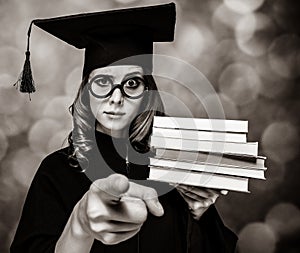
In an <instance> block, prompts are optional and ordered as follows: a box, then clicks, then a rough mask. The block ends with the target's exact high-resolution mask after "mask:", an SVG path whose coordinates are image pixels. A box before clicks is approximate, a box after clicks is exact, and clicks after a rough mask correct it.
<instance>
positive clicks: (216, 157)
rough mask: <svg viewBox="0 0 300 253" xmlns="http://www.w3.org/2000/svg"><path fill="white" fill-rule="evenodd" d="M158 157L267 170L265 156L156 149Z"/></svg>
mask: <svg viewBox="0 0 300 253" xmlns="http://www.w3.org/2000/svg"><path fill="white" fill-rule="evenodd" d="M155 153H156V158H160V159H167V160H176V161H186V162H197V163H198V162H200V163H208V164H214V165H216V164H217V165H222V166H226V167H238V168H249V169H258V170H266V167H265V160H266V157H263V156H246V155H236V154H234V155H228V154H220V153H214V154H212V153H203V152H198V151H184V150H176V149H161V148H157V149H156V150H155Z"/></svg>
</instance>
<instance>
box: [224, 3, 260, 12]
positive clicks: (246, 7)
mask: <svg viewBox="0 0 300 253" xmlns="http://www.w3.org/2000/svg"><path fill="white" fill-rule="evenodd" d="M224 3H225V4H226V6H228V8H230V9H232V10H233V11H235V12H238V13H241V14H245V13H249V12H253V11H255V10H257V9H258V8H259V7H261V6H262V4H263V3H264V0H243V1H240V0H224Z"/></svg>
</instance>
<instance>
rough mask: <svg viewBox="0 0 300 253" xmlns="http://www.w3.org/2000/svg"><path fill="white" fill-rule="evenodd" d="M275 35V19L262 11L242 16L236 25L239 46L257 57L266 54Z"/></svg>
mask: <svg viewBox="0 0 300 253" xmlns="http://www.w3.org/2000/svg"><path fill="white" fill-rule="evenodd" d="M274 35H275V28H274V23H273V21H272V20H271V19H270V18H269V17H268V16H267V15H265V14H262V13H251V14H248V15H246V16H244V17H242V18H241V19H240V20H239V22H238V23H237V25H236V27H235V37H236V40H237V44H238V46H239V48H240V49H241V50H242V51H243V52H244V53H246V54H248V55H251V56H255V57H257V56H261V55H263V54H266V52H267V50H268V48H269V46H270V44H271V42H272V39H273V38H274Z"/></svg>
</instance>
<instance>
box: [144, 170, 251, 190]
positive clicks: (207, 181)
mask: <svg viewBox="0 0 300 253" xmlns="http://www.w3.org/2000/svg"><path fill="white" fill-rule="evenodd" d="M148 179H150V180H155V181H160V182H167V183H175V184H177V183H179V184H186V185H194V186H200V187H205V188H213V189H219V190H231V191H240V192H249V191H248V181H249V179H248V178H244V177H234V176H227V175H217V174H210V173H205V172H187V171H184V170H176V169H164V168H160V167H155V166H150V174H149V178H148Z"/></svg>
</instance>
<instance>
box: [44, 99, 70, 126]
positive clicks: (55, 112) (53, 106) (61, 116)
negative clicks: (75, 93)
mask: <svg viewBox="0 0 300 253" xmlns="http://www.w3.org/2000/svg"><path fill="white" fill-rule="evenodd" d="M72 102H73V99H72V98H70V97H68V96H58V97H54V98H52V99H51V100H50V101H49V102H48V103H47V105H46V107H45V109H44V112H43V117H44V118H51V119H54V120H57V121H58V122H60V123H61V124H63V125H67V126H71V122H72V116H71V114H70V112H69V106H70V105H71V104H72Z"/></svg>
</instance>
